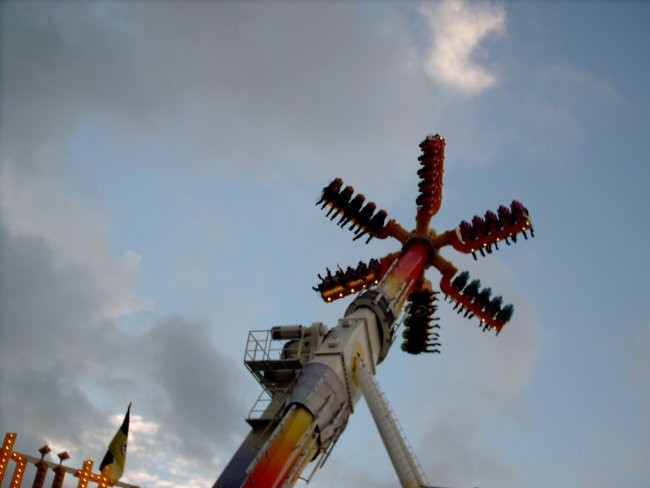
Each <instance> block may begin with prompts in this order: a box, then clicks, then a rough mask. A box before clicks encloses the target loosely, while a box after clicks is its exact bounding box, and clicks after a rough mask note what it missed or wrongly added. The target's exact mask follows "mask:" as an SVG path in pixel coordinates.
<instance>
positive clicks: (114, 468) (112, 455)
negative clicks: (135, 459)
mask: <svg viewBox="0 0 650 488" xmlns="http://www.w3.org/2000/svg"><path fill="white" fill-rule="evenodd" d="M130 415H131V404H130V403H129V408H127V410H126V415H125V416H124V421H123V422H122V425H121V426H120V428H119V430H118V431H117V433H116V434H115V437H113V440H112V441H111V443H110V444H109V445H108V451H106V455H105V456H104V459H103V460H102V464H101V465H100V466H99V470H100V471H101V472H102V474H104V475H106V476H107V477H108V479H110V480H111V482H112V483H113V484H115V483H117V480H119V479H120V477H121V476H122V473H123V472H124V464H125V463H126V438H127V436H128V435H129V416H130Z"/></svg>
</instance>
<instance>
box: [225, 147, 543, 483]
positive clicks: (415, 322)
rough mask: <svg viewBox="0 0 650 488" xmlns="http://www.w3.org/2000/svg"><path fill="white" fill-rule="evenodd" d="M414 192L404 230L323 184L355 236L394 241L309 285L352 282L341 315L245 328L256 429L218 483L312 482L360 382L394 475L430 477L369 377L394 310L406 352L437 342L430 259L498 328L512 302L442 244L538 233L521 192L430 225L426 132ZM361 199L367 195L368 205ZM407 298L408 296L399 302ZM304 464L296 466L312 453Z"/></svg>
mask: <svg viewBox="0 0 650 488" xmlns="http://www.w3.org/2000/svg"><path fill="white" fill-rule="evenodd" d="M420 148H421V150H422V155H421V156H420V157H419V158H418V159H419V161H420V166H421V167H420V169H419V171H418V175H419V176H420V180H421V181H420V183H419V185H418V187H419V195H418V197H417V199H416V204H417V214H416V226H415V229H414V230H413V231H411V232H409V231H407V230H406V229H404V228H403V227H402V226H400V225H399V224H398V223H397V222H396V221H395V220H388V222H386V220H387V214H386V212H385V211H384V210H379V211H376V208H377V207H376V205H375V203H373V202H368V203H366V202H365V197H364V196H363V195H361V194H357V195H356V196H353V195H354V189H353V188H352V187H351V186H344V185H343V182H342V181H341V180H340V179H339V178H337V179H335V180H334V181H332V182H331V183H330V184H329V185H327V186H326V187H325V188H324V189H323V193H322V195H321V197H320V199H319V200H318V202H317V204H316V205H319V206H320V207H321V208H322V209H326V210H327V216H328V217H329V218H330V219H331V220H334V219H337V218H338V220H337V224H338V225H340V226H341V227H346V226H349V229H350V230H352V231H353V232H354V240H357V239H361V238H364V237H365V238H366V242H369V241H370V240H371V239H372V238H378V239H385V238H387V237H393V238H395V239H397V240H398V241H399V243H400V244H401V249H400V250H399V251H397V252H395V253H391V254H388V255H386V256H384V257H382V258H380V259H373V260H371V261H370V262H369V263H359V265H358V266H357V267H356V268H352V267H348V268H347V269H346V270H345V271H344V270H343V269H341V268H339V269H338V271H337V272H336V273H334V274H332V273H331V271H330V270H329V269H328V270H327V274H326V275H325V276H324V277H323V276H320V275H319V278H320V283H319V284H318V285H317V286H316V287H315V290H316V291H318V292H319V293H320V295H321V297H322V298H323V300H325V301H326V302H332V301H334V300H337V299H339V298H342V297H345V296H348V295H352V294H357V296H356V298H355V299H354V300H353V301H352V303H351V304H350V305H349V306H348V308H347V310H346V311H345V315H344V316H343V318H342V319H340V320H339V322H338V324H337V325H336V327H334V328H332V329H330V330H329V331H328V329H327V327H326V326H325V325H324V324H322V323H320V322H315V323H313V324H311V326H307V327H304V326H302V325H289V326H278V327H273V328H272V329H271V330H270V331H251V332H250V333H249V336H248V343H247V347H246V353H245V358H244V363H245V365H246V367H247V368H248V369H249V371H250V372H251V373H252V374H253V376H254V377H255V378H256V379H257V380H258V381H259V383H260V384H261V385H262V388H263V391H262V394H261V395H260V398H259V399H258V401H257V402H256V404H255V405H254V406H253V408H252V409H251V412H250V414H249V418H247V422H248V423H249V424H250V426H251V431H250V433H249V434H248V436H247V437H246V438H245V439H244V441H243V442H242V444H241V446H240V447H239V449H238V450H237V452H236V453H235V454H234V456H233V458H232V459H231V460H230V462H229V463H228V465H227V466H226V467H225V469H224V471H223V472H222V474H221V476H220V477H219V479H218V480H217V481H216V483H215V484H214V487H213V488H232V487H244V488H248V487H263V488H276V487H290V486H293V485H294V484H295V483H296V481H297V480H298V479H302V480H305V481H307V482H309V481H310V480H311V479H312V477H313V476H314V474H315V472H316V470H317V469H318V468H320V467H322V466H323V464H324V463H325V461H326V460H327V458H328V456H329V454H330V452H331V451H332V448H333V447H334V445H335V444H336V441H337V440H338V438H339V437H340V435H341V434H342V432H343V430H344V429H345V427H346V425H347V422H348V417H349V415H350V414H351V413H352V412H353V411H354V405H355V404H356V403H357V401H358V400H359V398H360V396H361V394H363V396H364V397H365V399H366V402H367V403H368V407H369V409H370V412H371V414H372V416H373V419H374V420H375V423H376V424H377V427H378V429H379V432H380V435H381V437H382V440H383V441H384V444H385V446H386V449H387V451H388V454H389V457H390V459H391V462H392V463H393V466H394V468H395V471H396V473H397V476H398V478H399V481H400V483H401V486H403V487H426V486H430V485H429V484H428V482H427V480H426V479H425V476H424V473H423V472H422V469H421V468H420V466H419V464H418V462H417V461H416V459H415V456H414V454H413V452H412V450H411V449H410V447H409V445H408V443H407V441H406V438H405V437H404V435H403V434H402V431H401V430H400V427H399V425H398V423H397V420H396V419H395V416H394V414H393V412H392V410H391V409H390V407H389V406H388V403H387V402H386V399H385V397H384V395H383V393H382V392H381V390H380V389H379V387H378V385H377V383H376V382H375V379H374V374H375V372H376V368H377V365H378V364H379V363H381V362H382V361H383V360H384V359H385V358H386V356H387V354H388V351H389V350H390V347H391V345H392V343H393V341H394V340H395V338H396V335H397V329H398V328H399V325H400V324H399V323H398V322H397V320H396V319H397V318H398V317H399V316H400V314H401V312H402V309H404V311H405V318H404V320H403V323H404V331H403V333H402V336H403V338H404V341H403V342H402V345H401V347H402V350H404V351H406V352H408V353H410V354H420V353H424V352H427V353H439V352H440V349H439V346H440V343H439V342H438V339H439V336H438V333H437V332H436V329H439V325H438V324H437V323H435V321H436V320H437V319H435V318H434V313H435V311H436V309H437V306H436V304H435V302H436V300H437V297H436V295H437V294H438V292H436V291H433V289H432V286H431V283H430V282H429V281H428V280H427V279H426V278H425V277H424V272H425V270H426V269H427V268H430V267H434V268H436V269H437V270H438V271H440V273H441V275H442V277H441V280H440V290H441V291H442V292H443V293H444V295H445V296H446V298H447V299H449V300H450V301H451V302H453V303H454V309H455V310H457V311H458V312H459V313H464V315H465V317H468V318H472V317H477V318H478V319H479V321H480V326H481V327H482V329H483V331H495V332H496V334H497V335H498V334H499V332H501V329H502V328H503V326H504V325H505V323H506V322H508V321H509V320H510V318H511V316H512V313H513V306H512V305H504V304H503V300H502V298H501V297H500V296H496V297H492V296H491V289H490V288H483V289H481V284H480V281H479V280H470V278H469V273H468V272H467V271H463V272H460V273H459V271H458V269H457V268H456V267H455V266H454V265H453V264H452V263H450V262H449V261H447V260H446V259H444V258H443V257H442V256H441V255H440V253H439V250H440V249H441V248H442V247H444V246H447V245H450V246H451V247H453V248H454V249H456V250H458V251H460V252H464V253H471V254H472V255H473V256H474V258H475V259H476V255H477V253H478V254H481V255H483V256H485V254H486V253H488V254H490V253H492V250H493V248H494V249H498V245H499V244H500V243H503V242H505V243H506V244H510V242H516V241H517V236H518V235H523V236H524V238H526V239H527V238H528V234H527V232H529V233H530V235H531V236H533V228H532V225H531V222H530V219H529V216H528V211H527V210H526V208H525V207H524V206H523V205H522V204H521V203H519V202H518V201H516V200H515V201H513V202H512V203H511V204H510V206H503V205H502V206H500V207H499V208H498V209H497V211H496V213H495V212H493V211H490V210H489V211H487V212H486V213H485V215H484V217H480V216H475V217H474V218H473V219H472V220H471V222H467V221H462V222H461V223H460V225H459V226H458V227H457V228H455V229H451V230H448V231H446V232H443V233H440V234H438V233H436V232H435V231H434V230H433V229H430V228H429V222H430V220H431V217H433V216H434V215H435V214H436V213H437V212H438V210H439V209H440V204H441V200H442V175H443V160H444V148H445V140H444V139H443V138H442V137H440V136H439V135H432V136H428V137H427V138H426V139H425V140H424V141H422V143H421V144H420ZM364 204H365V205H364ZM407 301H408V304H407V305H406V306H405V303H406V302H407ZM312 461H313V462H314V464H313V469H312V470H311V473H310V474H309V475H307V476H306V477H302V476H301V475H302V472H303V471H304V470H305V468H306V467H307V465H308V464H309V463H310V462H312Z"/></svg>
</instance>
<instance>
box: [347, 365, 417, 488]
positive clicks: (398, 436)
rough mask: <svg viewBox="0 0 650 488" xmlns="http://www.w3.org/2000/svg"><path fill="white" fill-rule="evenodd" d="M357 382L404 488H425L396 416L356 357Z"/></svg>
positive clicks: (415, 460)
mask: <svg viewBox="0 0 650 488" xmlns="http://www.w3.org/2000/svg"><path fill="white" fill-rule="evenodd" d="M355 360H356V364H355V366H356V368H355V371H356V378H357V381H358V382H359V387H360V388H361V391H362V392H363V396H364V397H365V399H366V403H367V404H368V408H369V409H370V413H371V414H372V418H373V419H374V421H375V424H376V425H377V429H378V430H379V435H380V436H381V439H382V440H383V441H384V445H385V446H386V450H387V451H388V456H389V457H390V460H391V462H392V463H393V467H394V468H395V471H396V473H397V477H398V478H399V481H400V484H401V485H402V487H403V488H419V487H426V486H428V482H427V480H426V478H425V477H424V473H423V471H422V468H421V467H420V465H419V463H418V462H417V459H416V458H415V454H413V450H412V449H411V446H409V444H408V441H407V440H406V437H405V436H404V433H403V432H402V429H401V428H400V426H399V424H398V423H397V418H396V417H395V413H394V412H393V410H392V409H391V408H390V405H388V401H387V400H386V396H385V395H384V393H383V392H382V391H381V389H380V388H379V385H378V384H377V382H376V380H375V378H374V377H373V375H372V374H371V373H370V371H368V369H367V368H366V367H365V365H364V364H363V361H362V360H361V358H360V357H359V356H357V357H356V359H355Z"/></svg>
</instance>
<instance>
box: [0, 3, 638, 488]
mask: <svg viewBox="0 0 650 488" xmlns="http://www.w3.org/2000/svg"><path fill="white" fill-rule="evenodd" d="M0 13H1V16H0V22H1V26H0V27H1V29H0V36H1V39H0V56H1V57H0V63H1V66H0V67H1V69H0V137H1V142H0V190H1V191H0V212H1V213H0V232H1V233H0V392H1V394H0V430H2V431H3V432H7V431H15V432H18V433H19V439H18V448H19V449H20V450H22V451H23V452H27V453H34V452H36V450H37V449H38V447H40V446H41V445H42V444H43V443H44V442H48V443H49V444H50V445H51V446H53V447H54V448H55V450H56V449H59V450H63V449H65V450H68V451H69V452H70V454H71V455H72V459H71V460H70V462H69V463H70V464H71V465H75V464H76V465H80V464H81V461H82V460H83V459H87V458H92V459H94V460H95V461H97V462H98V461H99V460H101V457H102V456H103V454H104V450H105V448H106V445H107V444H108V442H109V440H110V438H111V436H112V434H113V432H114V430H115V429H116V427H117V425H119V422H120V420H121V416H122V415H123V413H124V411H125V409H126V405H127V404H128V402H129V401H133V410H132V413H133V417H132V425H131V434H130V438H129V440H130V444H129V455H128V458H127V469H126V472H125V477H124V479H125V480H126V481H130V482H133V483H139V484H140V485H142V486H150V487H153V488H165V487H168V486H186V487H198V486H208V485H211V483H212V482H214V480H216V478H217V477H218V475H219V473H220V472H221V469H222V468H223V466H224V464H225V463H226V462H227V461H228V459H229V458H230V456H231V455H232V454H233V453H234V451H235V449H236V448H237V446H238V444H239V442H241V439H242V438H243V436H244V435H245V434H246V432H247V429H246V424H245V422H244V420H243V419H244V417H245V416H246V414H247V413H248V409H249V408H250V407H251V406H252V403H253V401H254V400H255V398H256V397H257V394H258V393H259V388H258V386H257V385H256V383H255V381H254V380H253V378H252V377H249V376H248V375H247V373H246V372H245V370H244V366H243V364H242V356H243V349H244V345H245V340H246V335H247V332H248V331H249V330H251V329H266V328H270V327H271V326H273V325H280V324H295V323H302V324H306V325H308V324H310V323H311V322H314V321H323V322H325V323H326V324H328V325H329V326H334V325H335V324H336V320H337V318H338V317H340V316H341V315H342V314H343V312H344V310H345V307H346V303H334V304H324V303H322V302H321V301H320V299H319V297H318V296H317V295H316V294H315V293H314V292H313V291H312V290H311V286H312V285H314V284H315V283H316V281H317V278H316V274H317V273H319V272H321V271H322V270H324V268H325V266H330V267H333V266H335V265H336V264H337V263H339V264H341V265H342V266H345V265H347V264H355V263H356V262H358V260H359V259H368V258H370V257H373V256H380V255H383V254H385V253H387V252H390V251H394V250H395V249H396V244H393V242H383V241H379V242H378V241H376V240H375V241H373V242H371V243H370V244H369V245H367V246H364V245H362V244H360V243H358V242H352V239H351V235H350V234H348V233H347V232H344V231H341V230H340V229H338V228H336V227H335V226H334V225H332V223H331V222H330V221H329V220H327V219H325V218H324V216H323V215H321V214H320V212H319V211H318V210H317V208H316V207H314V205H313V204H314V202H315V201H316V199H317V198H318V196H319V194H320V190H321V188H322V187H323V186H324V185H325V184H327V183H328V182H329V181H330V180H331V179H332V178H334V177H336V176H338V177H341V178H343V180H344V181H345V182H346V183H347V184H351V185H353V186H354V187H355V189H357V190H358V191H360V192H362V193H364V194H365V195H366V197H367V198H369V199H371V200H374V201H376V202H377V203H378V205H379V206H381V207H383V208H385V209H386V210H387V211H388V214H389V216H390V217H393V218H396V219H397V220H398V221H400V222H401V223H402V224H403V225H404V226H406V227H409V226H411V225H413V222H414V220H413V219H414V215H415V197H416V195H417V175H416V171H417V167H418V164H417V156H418V154H419V149H418V143H419V142H420V141H421V140H422V139H423V138H424V136H426V135H427V134H429V133H436V132H437V133H440V134H442V135H443V136H444V137H445V138H446V141H447V149H446V159H445V175H444V193H443V204H442V208H441V210H440V212H439V214H438V215H437V216H436V217H435V219H434V221H433V222H432V226H433V227H434V228H435V229H437V230H438V231H442V230H446V229H449V228H453V227H455V226H456V225H458V223H459V222H460V221H461V220H462V219H469V218H471V217H472V216H473V215H474V214H482V213H483V212H484V211H485V210H487V209H493V210H494V209H496V208H497V207H498V206H499V205H500V204H502V203H508V202H510V201H511V200H512V199H513V198H517V199H519V200H521V201H522V202H524V204H525V205H526V206H527V208H528V209H529V210H530V213H531V216H532V220H533V224H534V226H535V229H536V238H535V239H533V240H528V241H523V242H520V243H518V244H517V245H516V246H510V247H507V248H505V249H502V250H501V251H500V252H499V253H496V254H492V255H491V256H489V258H484V259H480V260H479V261H476V262H475V261H473V260H472V258H471V257H467V256H462V255H460V254H459V253H456V252H455V251H453V250H449V249H445V250H443V252H442V253H443V255H444V256H445V257H446V258H448V259H450V260H452V261H453V262H454V263H456V265H457V266H458V267H459V268H461V269H467V270H469V271H470V273H471V275H472V276H473V277H477V278H480V279H481V281H482V282H483V283H484V284H486V285H489V286H491V287H492V289H493V290H494V291H495V292H498V293H500V294H502V295H503V296H504V299H505V301H506V302H510V303H514V305H515V315H514V318H513V320H512V322H511V323H509V324H508V325H507V327H506V328H505V329H504V331H503V333H502V334H501V335H500V336H499V337H498V338H495V337H494V336H488V335H486V334H482V333H481V332H480V330H479V329H478V328H477V327H476V324H475V323H473V322H469V321H467V320H465V319H463V318H461V317H459V316H457V315H456V314H453V313H452V311H451V309H450V307H447V306H446V305H444V304H443V305H442V306H441V307H440V316H441V322H442V324H443V329H442V333H441V339H442V344H443V353H442V354H441V355H440V356H438V355H435V357H411V356H407V355H406V354H403V353H402V352H401V351H400V350H399V349H398V348H397V347H396V348H394V350H393V351H391V354H390V356H389V357H388V358H387V360H386V361H385V362H384V363H382V365H381V367H380V368H379V370H378V380H379V382H380V383H381V385H382V387H383V388H384V390H385V392H386V394H387V396H388V398H389V400H390V401H391V404H392V406H393V408H394V410H395V412H396V414H397V416H398V418H399V419H400V422H401V423H402V426H403V428H404V431H405V432H406V435H407V436H408V438H409V441H410V442H411V444H412V445H413V448H414V450H415V452H416V454H417V455H418V458H419V460H420V462H421V464H422V465H423V468H424V471H425V472H426V475H427V477H428V479H429V481H430V482H431V483H433V484H436V485H440V486H448V487H458V488H462V487H470V486H480V487H481V488H489V487H504V486H508V487H531V488H537V487H542V486H549V485H550V486H577V487H587V486H589V487H592V488H593V487H596V488H597V487H601V486H602V487H604V486H612V485H614V486H624V487H629V488H636V487H646V486H648V484H650V468H649V467H648V463H647V460H648V459H650V380H649V379H648V378H650V361H649V360H648V357H649V355H648V348H649V347H650V323H649V321H648V318H647V311H646V310H645V308H646V306H647V302H648V301H647V298H646V293H647V290H648V285H647V281H646V274H647V271H648V269H649V260H648V253H647V244H646V243H647V242H648V239H649V238H650V234H649V231H648V229H649V226H648V224H649V222H648V217H647V214H646V209H647V208H648V204H649V203H650V201H649V197H648V191H647V188H646V187H647V185H648V183H650V150H649V149H648V148H649V147H650V146H648V144H647V134H648V129H649V125H650V107H649V103H650V102H649V101H648V97H647V87H648V85H649V82H650V60H649V58H648V55H647V52H648V51H650V33H649V31H648V27H647V26H648V25H649V23H650V5H649V4H647V3H645V2H586V1H581V2H503V3H501V2H490V3H485V2H446V1H445V2H442V1H441V2H433V3H419V2H399V3H391V2H361V3H351V2H350V3H348V2H331V3H326V2H323V3H314V4H302V3H297V2H286V3H282V2H265V3H258V2H241V3H236V2H196V3H187V2H134V3H131V2H108V3H105V2H87V3H82V2H69V3H67V2H47V3H46V2H43V3H41V2H3V3H2V4H1V5H0ZM428 277H429V279H431V281H432V282H433V283H434V284H435V283H437V281H438V276H437V274H436V272H435V270H432V271H430V272H429V274H428ZM312 485H313V486H315V487H328V486H340V485H345V486H378V487H384V486H386V487H389V486H396V485H397V477H396V476H395V475H394V474H393V471H392V468H391V466H390V464H389V460H388V456H387V455H386V453H385V452H384V449H383V447H382V446H381V442H380V438H379V436H378V434H377V432H376V429H375V427H374V425H373V424H372V420H371V418H370V415H369V413H368V411H367V408H366V407H365V405H364V404H363V402H360V403H359V405H358V406H357V409H356V411H355V413H354V415H353V416H352V417H351V420H350V423H349V426H348V429H347V430H346V432H345V434H344V435H343V437H342V438H341V440H340V441H339V444H338V445H337V447H336V449H335V450H334V452H333V454H332V456H331V457H330V459H329V460H328V462H327V464H326V465H325V467H324V468H323V469H322V470H321V471H320V472H318V473H317V475H316V476H315V478H314V481H313V482H312Z"/></svg>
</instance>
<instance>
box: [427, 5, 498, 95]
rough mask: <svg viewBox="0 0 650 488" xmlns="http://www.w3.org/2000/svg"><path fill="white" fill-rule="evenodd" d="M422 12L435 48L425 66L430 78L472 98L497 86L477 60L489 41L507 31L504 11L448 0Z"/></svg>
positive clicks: (494, 78)
mask: <svg viewBox="0 0 650 488" xmlns="http://www.w3.org/2000/svg"><path fill="white" fill-rule="evenodd" d="M420 12H421V14H422V15H423V16H424V17H425V19H426V21H427V23H428V26H429V29H430V31H431V46H430V49H429V54H428V56H427V57H426V60H425V63H424V69H425V72H426V73H427V75H428V76H429V77H431V78H432V79H434V80H437V81H439V82H441V83H443V84H445V85H449V86H451V87H453V88H456V89H458V90H460V91H462V92H466V93H469V94H475V93H479V92H481V91H483V90H485V89H486V88H489V87H491V86H493V85H494V84H495V83H496V82H497V77H496V75H495V74H493V73H492V72H490V71H489V70H488V69H487V68H485V67H484V66H481V65H480V64H479V63H478V62H477V61H476V57H477V50H478V47H479V45H480V44H481V42H482V41H483V40H484V39H485V38H486V37H488V36H490V35H493V34H500V33H503V32H504V31H505V27H506V13H505V10H504V9H503V7H501V6H500V5H493V4H488V3H478V2H465V1H461V0H446V1H443V2H435V3H434V2H428V3H425V4H423V5H422V7H421V9H420ZM478 54H481V53H480V52H479V53H478Z"/></svg>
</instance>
